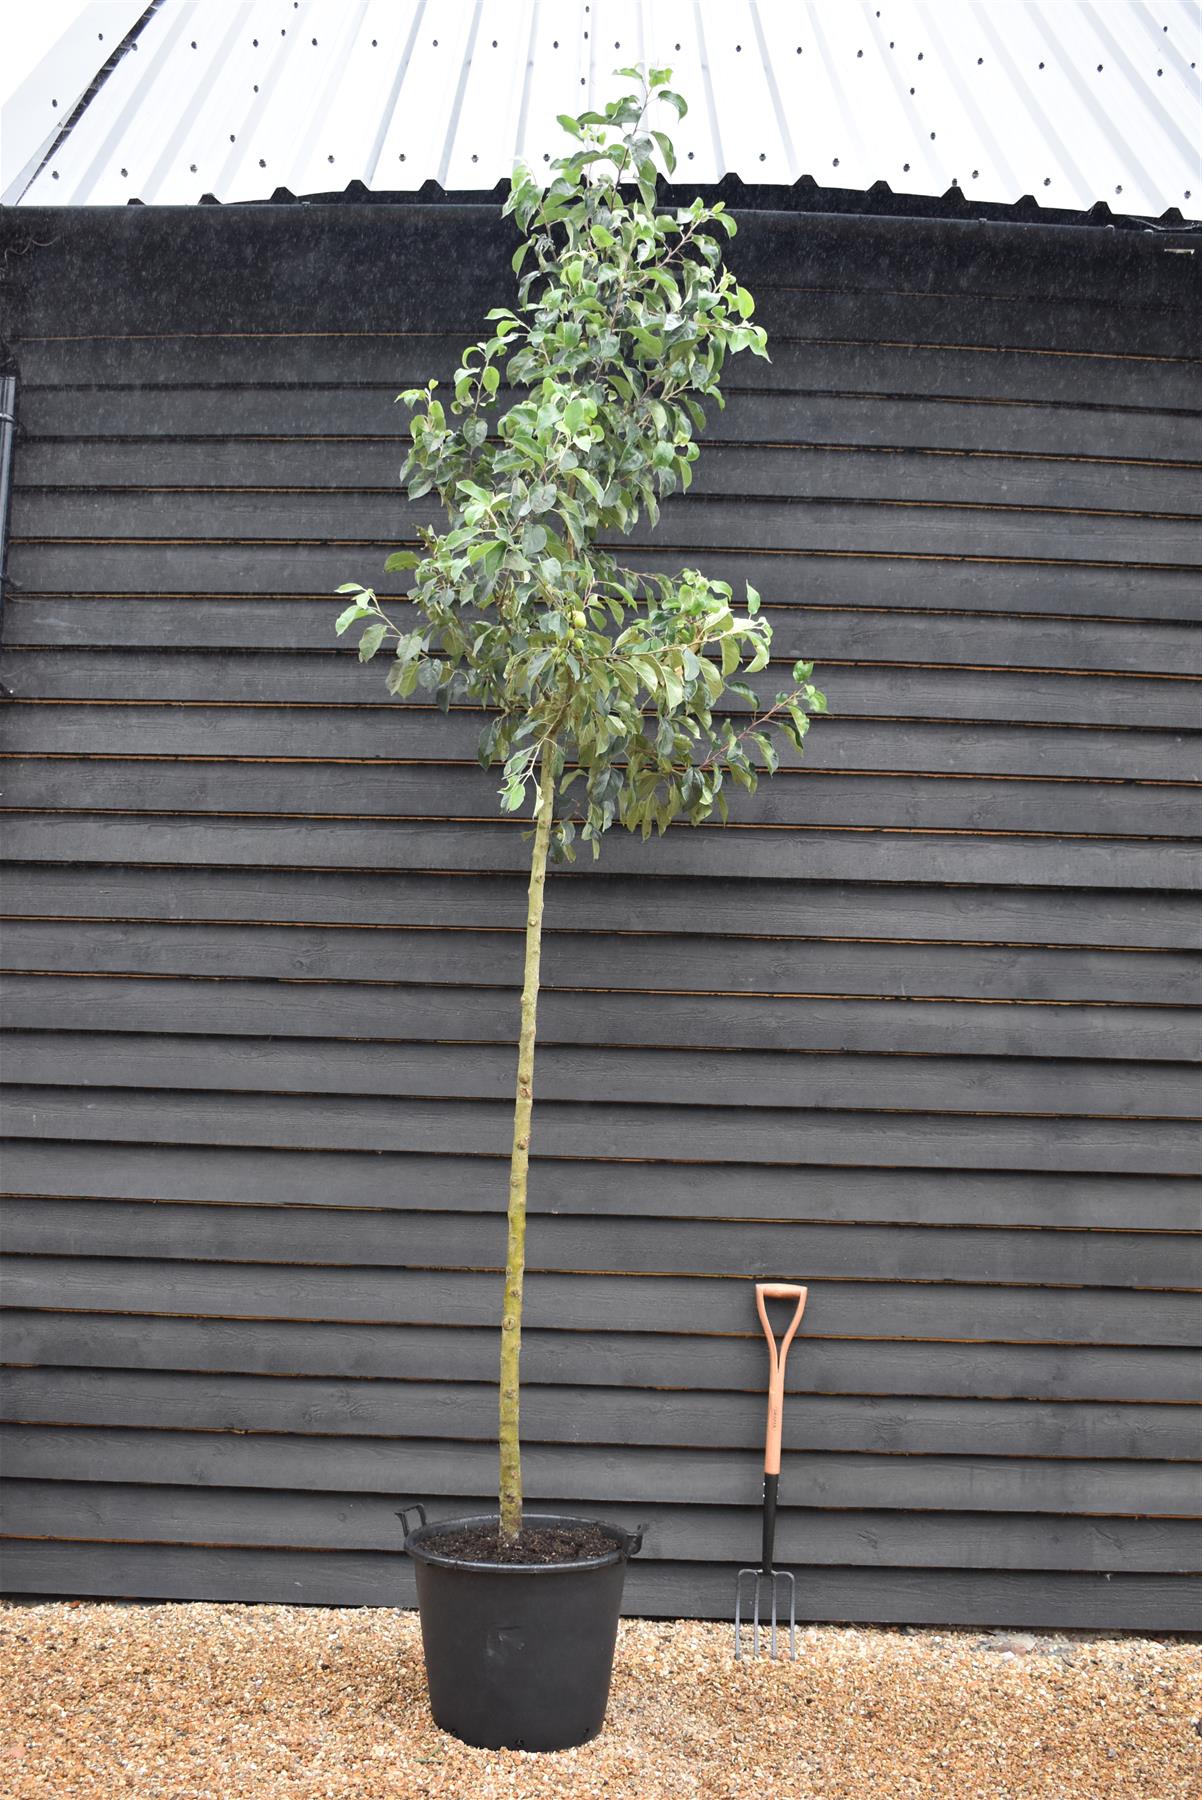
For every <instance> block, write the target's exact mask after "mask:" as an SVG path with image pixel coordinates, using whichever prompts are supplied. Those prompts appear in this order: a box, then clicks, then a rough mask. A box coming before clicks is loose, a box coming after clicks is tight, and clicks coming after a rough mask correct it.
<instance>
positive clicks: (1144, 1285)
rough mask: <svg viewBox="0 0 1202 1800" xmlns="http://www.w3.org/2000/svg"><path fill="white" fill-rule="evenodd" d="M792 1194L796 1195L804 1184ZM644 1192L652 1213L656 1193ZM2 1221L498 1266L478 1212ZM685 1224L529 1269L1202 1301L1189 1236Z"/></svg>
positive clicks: (606, 1229)
mask: <svg viewBox="0 0 1202 1800" xmlns="http://www.w3.org/2000/svg"><path fill="white" fill-rule="evenodd" d="M628 1179H629V1176H628ZM797 1185H798V1187H799V1189H803V1188H804V1186H805V1183H804V1180H800V1181H798V1184H797ZM639 1188H640V1194H639V1197H640V1200H641V1202H642V1204H643V1206H644V1207H645V1208H647V1209H648V1210H650V1208H651V1207H652V1206H653V1205H654V1196H655V1189H656V1183H655V1180H654V1177H651V1178H650V1179H648V1180H645V1181H643V1182H641V1183H640V1184H639ZM401 1197H402V1198H403V1197H404V1196H403V1195H402V1196H401ZM3 1218H4V1235H5V1244H6V1248H7V1249H9V1250H10V1251H11V1252H13V1253H14V1254H22V1253H24V1254H30V1255H37V1254H51V1255H54V1254H61V1255H69V1256H105V1255H110V1256H114V1257H123V1256H128V1257H135V1258H136V1257H137V1256H140V1255H145V1256H154V1257H171V1258H176V1259H179V1260H182V1261H188V1260H189V1259H190V1258H193V1257H194V1258H197V1259H200V1260H205V1261H208V1260H212V1261H218V1262H235V1263H236V1262H248V1263H249V1262H255V1263H262V1264H264V1265H268V1266H279V1267H283V1266H284V1265H287V1266H289V1267H292V1266H297V1267H301V1266H312V1267H318V1268H322V1267H326V1266H327V1265H329V1266H333V1265H345V1266H348V1267H350V1266H354V1267H363V1268H370V1267H383V1268H406V1267H408V1268H417V1269H422V1268H446V1267H450V1268H457V1267H460V1266H462V1265H464V1264H466V1265H467V1266H469V1267H471V1268H476V1269H490V1268H491V1269H497V1268H501V1267H503V1265H504V1261H505V1257H504V1236H503V1221H499V1222H498V1221H497V1220H496V1219H495V1218H493V1217H492V1216H491V1215H490V1216H487V1217H485V1218H484V1219H481V1218H480V1216H479V1215H478V1213H476V1212H475V1211H472V1212H466V1211H465V1212H463V1213H458V1214H454V1213H449V1212H446V1211H427V1210H420V1211H414V1212H408V1211H403V1210H401V1208H400V1207H397V1208H389V1209H386V1210H382V1211H371V1212H363V1211H357V1210H354V1209H351V1208H346V1209H342V1208H319V1207H314V1206H309V1207H302V1208H295V1209H290V1210H289V1212H288V1215H287V1216H286V1217H281V1215H280V1212H279V1211H278V1210H276V1209H273V1208H270V1207H259V1206H246V1205H238V1206H205V1205H200V1204H196V1203H192V1204H188V1205H182V1204H179V1203H178V1202H177V1203H167V1202H161V1201H160V1202H157V1203H154V1204H150V1203H147V1202H146V1201H134V1202H130V1201H114V1200H90V1199H57V1198H39V1199H34V1198H17V1199H9V1200H6V1201H5V1202H4V1203H3ZM689 1224H690V1229H689V1230H688V1232H687V1233H686V1232H685V1231H684V1230H683V1229H682V1227H681V1225H680V1224H679V1223H678V1217H672V1218H669V1219H657V1218H654V1217H647V1218H634V1219H632V1218H629V1217H623V1216H620V1215H619V1216H617V1217H615V1216H613V1215H606V1216H604V1217H602V1218H596V1217H589V1218H566V1219H565V1218H557V1217H551V1218H547V1219H545V1220H544V1221H543V1222H542V1223H541V1224H540V1226H539V1228H538V1236H537V1241H532V1244H531V1249H530V1267H531V1268H532V1269H539V1270H555V1269H562V1270H564V1271H566V1272H569V1273H572V1272H580V1271H583V1270H602V1271H621V1272H624V1273H647V1274H663V1273H666V1272H670V1271H676V1272H680V1273H682V1274H700V1275H709V1274H711V1273H714V1274H723V1275H728V1276H731V1277H734V1276H738V1275H742V1276H744V1277H750V1276H751V1275H753V1274H755V1272H756V1271H757V1270H760V1269H766V1268H773V1267H777V1266H779V1267H788V1268H790V1269H792V1270H798V1269H806V1270H809V1271H810V1273H811V1275H812V1276H813V1278H814V1279H819V1278H821V1277H829V1278H832V1279H838V1280H853V1279H868V1278H871V1277H874V1276H875V1277H879V1278H880V1279H882V1280H884V1279H889V1280H899V1281H906V1280H909V1281H968V1282H974V1281H983V1282H1000V1283H1006V1284H1012V1283H1023V1282H1031V1283H1038V1282H1042V1283H1045V1284H1048V1285H1056V1284H1060V1285H1069V1286H1072V1285H1076V1284H1081V1285H1086V1286H1090V1285H1093V1286H1113V1287H1118V1288H1140V1289H1147V1290H1149V1291H1161V1290H1166V1291H1167V1290H1172V1289H1178V1290H1180V1289H1187V1288H1197V1287H1202V1245H1199V1244H1198V1243H1197V1242H1196V1240H1194V1239H1191V1238H1190V1236H1189V1235H1188V1234H1182V1235H1181V1236H1177V1235H1175V1234H1173V1233H1170V1232H1156V1233H1154V1234H1151V1235H1150V1237H1149V1238H1148V1240H1147V1241H1141V1240H1140V1239H1139V1238H1138V1237H1137V1235H1136V1234H1135V1233H1122V1232H1112V1231H1101V1230H1098V1231H1071V1230H1066V1229H1063V1228H1061V1229H1059V1230H1057V1231H1055V1232H1054V1233H1053V1232H1049V1231H1047V1230H1043V1231H1040V1230H1035V1231H1032V1230H1030V1229H1027V1230H1009V1231H1005V1230H1002V1231H996V1230H995V1231H991V1230H989V1229H988V1228H986V1227H982V1226H977V1227H975V1228H968V1229H964V1230H955V1229H953V1228H951V1227H949V1226H947V1225H940V1226H938V1227H931V1226H917V1225H901V1224H896V1225H895V1224H879V1225H874V1224H872V1223H871V1222H870V1221H867V1220H864V1221H857V1222H855V1223H849V1224H841V1223H833V1222H825V1223H815V1224H809V1223H806V1222H804V1221H802V1220H800V1219H799V1220H796V1221H793V1220H791V1221H789V1222H788V1223H787V1224H786V1223H783V1222H779V1221H775V1220H747V1219H739V1220H735V1221H729V1220H723V1221H711V1220H707V1219H704V1218H696V1219H692V1220H690V1221H689ZM264 1279H265V1280H266V1279H267V1276H266V1274H265V1275H264Z"/></svg>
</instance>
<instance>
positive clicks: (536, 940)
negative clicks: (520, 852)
mask: <svg viewBox="0 0 1202 1800" xmlns="http://www.w3.org/2000/svg"><path fill="white" fill-rule="evenodd" d="M553 756H554V751H553V748H552V746H551V745H549V744H548V745H547V747H546V748H545V749H544V751H543V755H542V764H541V767H540V770H539V784H538V792H539V809H538V816H537V818H536V820H535V826H534V848H533V850H532V852H531V857H530V889H529V897H528V903H527V908H526V968H525V976H524V979H523V982H522V1025H521V1035H520V1037H519V1039H518V1077H517V1095H516V1099H515V1102H514V1109H513V1149H512V1151H511V1153H510V1160H509V1236H508V1242H507V1245H506V1251H505V1303H504V1308H503V1311H502V1314H501V1397H500V1419H499V1431H498V1443H499V1446H500V1465H501V1466H500V1477H501V1479H500V1513H501V1537H502V1539H503V1540H504V1541H505V1542H506V1543H512V1542H513V1541H514V1539H515V1538H516V1537H517V1536H518V1534H519V1532H520V1531H521V1529H522V1452H521V1440H520V1437H519V1419H518V1411H519V1393H520V1384H519V1361H520V1358H521V1352H522V1284H523V1279H524V1277H525V1273H526V1178H527V1174H528V1171H529V1167H530V1119H531V1113H532V1110H533V1106H534V1040H535V1029H536V1022H537V1011H538V981H539V965H540V962H541V960H542V938H543V892H544V889H545V886H546V878H547V852H548V849H549V847H550V843H551V822H552V813H553V811H554V800H555V777H554V773H553Z"/></svg>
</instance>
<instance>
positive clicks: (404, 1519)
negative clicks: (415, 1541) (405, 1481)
mask: <svg viewBox="0 0 1202 1800" xmlns="http://www.w3.org/2000/svg"><path fill="white" fill-rule="evenodd" d="M411 1513H416V1514H417V1517H418V1523H419V1527H420V1526H421V1525H424V1524H425V1523H426V1509H425V1507H424V1506H423V1505H422V1503H421V1501H420V1500H415V1501H414V1502H413V1505H412V1506H402V1507H401V1509H400V1511H399V1512H398V1513H397V1518H398V1519H399V1520H400V1521H401V1528H402V1530H403V1531H404V1533H405V1536H406V1537H408V1536H409V1534H410V1533H411V1532H412V1530H413V1526H412V1525H411V1524H410V1523H409V1516H410V1514H411Z"/></svg>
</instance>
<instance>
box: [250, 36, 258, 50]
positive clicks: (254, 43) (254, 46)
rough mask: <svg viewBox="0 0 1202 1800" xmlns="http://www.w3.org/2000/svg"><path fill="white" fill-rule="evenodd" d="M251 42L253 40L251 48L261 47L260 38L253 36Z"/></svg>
mask: <svg viewBox="0 0 1202 1800" xmlns="http://www.w3.org/2000/svg"><path fill="white" fill-rule="evenodd" d="M250 42H251V48H252V50H257V49H258V48H259V40H258V38H251V40H250Z"/></svg>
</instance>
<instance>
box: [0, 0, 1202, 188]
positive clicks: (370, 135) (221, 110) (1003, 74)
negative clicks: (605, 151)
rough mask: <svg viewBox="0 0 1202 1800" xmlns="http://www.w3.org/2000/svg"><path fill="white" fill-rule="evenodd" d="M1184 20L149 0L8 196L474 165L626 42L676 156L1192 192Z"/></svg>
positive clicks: (990, 3)
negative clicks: (136, 26) (118, 50)
mask: <svg viewBox="0 0 1202 1800" xmlns="http://www.w3.org/2000/svg"><path fill="white" fill-rule="evenodd" d="M98 10H103V7H102V6H99V7H98V6H93V8H92V9H91V11H93V12H95V11H98ZM86 29H87V25H86V23H81V25H80V26H79V27H77V32H80V33H82V32H83V31H85V30H86ZM1200 40H1202V7H1200V6H1199V4H1198V0H1037V3H1032V0H1003V3H1001V4H999V0H881V4H880V5H879V6H877V5H875V4H873V3H872V0H161V4H160V6H159V9H158V11H157V12H156V13H155V15H154V16H153V17H152V18H151V19H150V20H149V21H148V22H147V24H146V25H145V26H144V28H143V30H142V31H141V33H140V35H139V37H138V38H137V41H136V45H135V46H134V47H132V48H131V49H130V50H129V51H128V52H127V53H126V54H125V55H124V56H123V57H122V58H121V60H120V62H119V63H118V65H117V67H116V68H115V69H114V70H112V72H111V73H110V74H109V75H108V77H107V79H106V80H105V81H104V82H103V84H102V85H101V86H100V87H99V89H98V91H97V92H96V93H95V95H94V97H93V98H91V99H90V100H89V102H88V104H87V105H86V106H85V107H84V108H83V109H82V111H81V114H80V116H79V118H78V119H77V120H76V122H75V123H74V124H73V126H72V128H71V129H70V131H69V132H68V133H67V134H66V136H65V138H63V140H62V141H61V142H59V143H57V145H55V146H54V148H53V151H52V153H51V154H50V155H49V156H48V157H47V159H46V160H45V162H44V164H43V166H42V167H41V168H40V170H38V172H37V173H36V174H34V175H33V177H32V179H28V178H27V177H23V178H22V183H19V184H17V191H13V189H10V190H9V194H8V195H7V196H6V197H7V198H11V199H14V200H16V199H19V200H20V201H21V202H23V203H25V204H29V205H46V204H56V203H62V204H64V205H76V206H78V205H119V204H123V203H124V202H126V201H129V200H140V201H143V202H146V203H150V204H158V205H163V204H172V205H187V204H190V203H193V202H196V201H198V200H200V199H201V198H202V196H205V195H211V196H213V197H215V198H216V199H217V200H220V201H247V200H263V199H267V198H269V197H270V195H271V194H272V193H273V192H274V191H275V190H276V189H277V188H287V189H290V190H291V191H292V192H293V193H294V194H300V195H304V194H316V193H321V194H328V193H329V192H330V191H331V190H341V189H343V188H345V187H347V186H348V185H349V184H350V183H351V182H353V181H359V182H362V183H363V184H364V186H366V187H367V188H368V189H371V190H374V191H377V192H386V193H391V192H398V191H404V190H413V189H416V188H418V187H420V186H421V185H422V184H423V182H425V181H427V180H430V179H433V180H435V181H437V182H438V183H440V184H441V185H442V186H443V187H444V188H448V189H455V190H471V189H490V188H492V187H494V186H495V185H496V183H497V182H498V181H501V180H504V179H505V178H506V177H507V176H508V175H509V173H510V171H511V169H512V166H513V163H514V161H515V159H516V158H517V157H519V156H520V157H522V158H524V159H525V160H526V161H527V162H529V163H531V164H532V165H534V166H538V165H539V164H541V163H543V162H544V161H545V160H547V159H549V158H550V157H552V156H555V155H559V154H561V153H562V151H563V148H564V145H565V143H566V141H567V140H566V139H565V138H564V137H563V134H562V132H561V131H560V129H559V127H558V126H557V125H556V123H555V115H556V113H559V112H577V111H580V110H581V109H582V108H583V107H585V106H586V105H597V104H599V103H603V102H604V101H605V100H606V99H608V98H611V97H612V96H613V94H614V93H615V92H619V91H621V90H622V89H623V87H625V86H627V85H629V84H628V83H624V82H623V81H621V80H620V79H618V78H615V77H614V76H613V75H612V70H613V69H614V68H615V66H618V65H622V64H627V63H633V62H639V61H646V62H649V63H656V64H668V65H670V66H671V67H672V69H673V71H674V85H676V86H677V87H678V88H680V89H681V90H682V91H683V92H684V93H685V95H686V97H687V98H688V100H689V103H690V107H691V111H690V113H689V116H688V118H687V119H686V120H685V121H684V122H683V123H682V124H681V125H680V126H679V128H677V127H676V126H675V123H674V115H672V114H671V113H669V115H668V120H667V121H666V122H667V123H670V124H671V125H672V134H673V137H674V139H675V141H676V144H677V149H678V153H679V156H680V167H679V171H678V177H677V178H678V180H681V181H684V182H691V181H695V182H697V183H698V184H709V183H712V182H716V181H718V180H719V179H721V177H722V176H724V175H727V174H735V175H739V176H741V177H742V178H743V180H744V181H746V182H755V183H779V184H787V185H791V184H793V183H794V182H796V181H797V180H799V179H800V178H802V177H804V176H810V177H812V178H813V179H814V180H815V181H817V182H818V183H819V184H820V185H821V186H829V187H838V188H852V189H866V188H869V187H871V186H872V185H873V184H874V183H876V182H879V181H884V182H886V183H888V184H889V186H890V187H891V188H892V189H893V190H894V191H895V192H903V193H912V194H918V195H931V194H943V193H945V192H946V191H947V190H948V189H949V188H950V187H952V186H958V187H959V188H960V189H961V190H962V191H963V193H964V194H965V195H966V196H967V197H968V199H969V200H980V201H982V202H1000V203H1012V202H1015V201H1018V200H1019V199H1021V198H1022V197H1023V196H1025V195H1032V196H1034V198H1035V199H1036V200H1037V201H1038V202H1039V203H1040V204H1043V205H1046V206H1048V207H1051V208H1056V209H1065V208H1069V209H1075V210H1080V211H1086V210H1088V209H1089V208H1090V207H1091V206H1093V205H1094V204H1095V203H1096V202H1099V201H1105V202H1106V203H1108V204H1109V206H1110V207H1111V209H1112V210H1113V211H1114V212H1116V213H1124V214H1134V215H1139V216H1151V217H1158V216H1160V215H1161V214H1163V213H1164V212H1166V210H1169V209H1172V208H1179V209H1180V210H1181V212H1182V213H1183V214H1184V215H1185V216H1186V217H1188V218H1198V217H1199V216H1202V204H1200V202H1202V173H1200V167H1202V164H1200V151H1199V134H1198V120H1199V97H1200V75H1199V43H1200ZM63 54H64V55H65V54H66V51H65V49H64V52H63ZM17 98H18V100H20V99H21V96H20V95H18V97H17ZM43 103H44V102H43ZM22 104H25V102H22ZM48 129H49V127H48Z"/></svg>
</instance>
